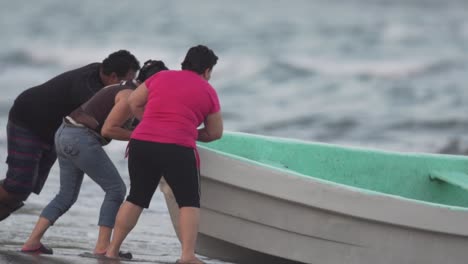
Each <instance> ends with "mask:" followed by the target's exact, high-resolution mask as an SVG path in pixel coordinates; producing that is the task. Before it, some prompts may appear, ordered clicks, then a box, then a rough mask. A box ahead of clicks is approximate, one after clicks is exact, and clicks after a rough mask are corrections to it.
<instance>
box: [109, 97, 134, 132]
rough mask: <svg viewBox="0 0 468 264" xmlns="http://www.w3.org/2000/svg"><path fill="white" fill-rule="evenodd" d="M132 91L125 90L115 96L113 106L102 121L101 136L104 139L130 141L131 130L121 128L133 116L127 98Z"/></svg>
mask: <svg viewBox="0 0 468 264" xmlns="http://www.w3.org/2000/svg"><path fill="white" fill-rule="evenodd" d="M131 93H132V90H130V89H125V90H122V91H120V92H119V93H117V95H116V96H115V105H114V107H113V108H112V110H111V111H110V113H109V115H108V116H107V118H106V121H104V125H103V126H102V129H101V135H102V136H103V137H106V138H111V139H117V140H130V135H131V134H132V131H131V130H128V129H125V128H122V125H123V124H124V123H125V122H126V121H127V120H128V119H129V118H132V116H133V114H132V111H131V110H130V106H129V105H128V100H127V99H128V98H129V96H130V94H131Z"/></svg>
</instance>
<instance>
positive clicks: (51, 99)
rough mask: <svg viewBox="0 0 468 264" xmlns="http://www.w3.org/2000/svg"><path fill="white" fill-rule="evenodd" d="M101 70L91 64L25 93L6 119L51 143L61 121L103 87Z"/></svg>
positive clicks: (99, 64) (20, 96) (97, 65)
mask: <svg viewBox="0 0 468 264" xmlns="http://www.w3.org/2000/svg"><path fill="white" fill-rule="evenodd" d="M100 67H101V63H92V64H89V65H86V66H84V67H81V68H78V69H75V70H71V71H68V72H65V73H63V74H60V75H58V76H56V77H54V78H52V79H51V80H49V81H47V82H45V83H43V84H41V85H38V86H35V87H32V88H30V89H28V90H25V91H24V92H22V93H21V94H20V95H19V96H18V97H17V98H16V100H15V102H14V104H13V106H12V108H11V109H10V113H9V119H10V120H11V121H12V122H14V123H15V124H18V125H21V126H24V127H26V128H29V129H31V130H33V131H35V132H36V133H37V134H38V136H39V137H41V138H42V139H43V140H45V141H47V142H53V135H54V133H55V131H56V130H57V128H58V127H59V126H60V124H61V123H62V118H63V117H64V116H66V115H67V114H69V113H70V112H71V111H72V110H73V109H75V108H77V107H78V106H80V104H82V103H83V102H85V101H86V100H87V99H89V98H90V97H91V96H92V95H93V94H94V93H96V92H97V91H99V90H100V89H101V88H102V87H104V84H103V83H102V81H101V78H100V76H99V69H100Z"/></svg>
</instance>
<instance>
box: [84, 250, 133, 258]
mask: <svg viewBox="0 0 468 264" xmlns="http://www.w3.org/2000/svg"><path fill="white" fill-rule="evenodd" d="M106 253H107V252H104V253H93V255H95V256H98V257H105V256H106ZM106 258H109V257H106ZM119 258H121V259H126V260H131V259H132V258H133V255H132V253H131V252H123V251H119Z"/></svg>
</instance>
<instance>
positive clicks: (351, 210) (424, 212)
mask: <svg viewBox="0 0 468 264" xmlns="http://www.w3.org/2000/svg"><path fill="white" fill-rule="evenodd" d="M198 148H199V150H200V151H199V152H200V156H201V157H203V158H201V159H202V160H204V163H203V164H202V166H201V171H202V173H201V176H202V177H207V178H210V179H212V180H215V181H220V182H223V183H225V184H230V185H233V186H236V187H239V188H243V189H247V190H250V191H254V192H257V193H261V194H263V195H268V196H272V197H275V198H279V199H283V200H287V201H290V202H294V203H299V204H302V205H305V206H310V207H316V208H319V209H322V210H326V211H331V212H335V213H338V214H343V215H349V216H352V217H357V218H362V219H367V220H371V221H378V222H383V223H388V224H394V225H399V226H404V227H410V228H415V229H420V230H427V231H433V232H441V233H447V234H453V235H462V236H468V226H466V225H463V222H464V221H460V219H466V218H467V217H468V208H465V207H459V206H452V205H445V204H439V203H432V202H427V201H421V200H416V199H411V198H407V197H403V196H397V195H392V194H387V193H382V192H377V191H373V190H368V189H363V188H359V187H354V186H349V185H345V184H341V183H337V182H332V181H327V180H324V179H321V178H315V177H313V176H306V175H303V174H301V173H298V172H296V171H293V170H289V169H285V168H278V167H275V166H272V165H269V164H265V163H261V162H258V161H255V160H251V159H248V158H244V157H241V156H238V155H234V154H231V153H226V152H222V151H218V150H216V149H212V148H210V147H208V146H198ZM428 155H431V154H428ZM205 156H206V158H208V159H206V158H205ZM447 156H448V155H447ZM213 159H215V160H216V159H218V160H217V161H218V162H219V161H221V162H223V161H224V162H226V161H230V162H232V161H234V162H236V163H239V164H238V165H239V166H235V168H236V170H237V171H243V172H246V173H238V174H236V177H229V175H227V173H215V175H214V176H212V175H211V173H212V172H211V171H210V168H209V167H208V166H206V161H207V160H213ZM207 167H208V168H207ZM252 168H255V169H257V170H260V171H261V172H264V173H267V174H271V173H274V174H277V176H279V177H270V178H269V179H268V180H269V181H271V180H273V181H277V182H278V183H280V182H281V183H282V184H283V186H284V184H286V183H287V185H289V188H294V189H295V190H297V189H299V190H301V191H300V192H296V191H295V192H285V191H284V190H283V191H282V190H281V189H278V190H277V191H276V192H274V193H275V195H272V193H271V192H269V191H267V190H266V189H265V188H264V186H261V184H258V182H262V181H261V180H260V181H255V182H253V181H248V180H249V179H248V178H246V177H245V176H244V177H242V175H246V174H248V172H249V169H252ZM223 172H226V171H225V170H224V171H223ZM257 175H259V174H257ZM240 178H245V179H240ZM246 183H247V184H246ZM305 186H308V188H309V189H306V187H305ZM310 186H312V187H313V188H314V190H315V192H319V193H320V194H321V195H320V196H316V197H312V198H311V197H308V196H313V195H312V194H311V195H303V194H304V193H307V191H309V192H310ZM315 192H314V193H315ZM298 193H300V194H301V195H298ZM343 196H345V197H346V198H344V197H343ZM337 197H341V198H337ZM306 198H308V199H306ZM344 204H345V205H344ZM371 209H372V210H371ZM402 209H404V210H402ZM418 219H423V220H424V221H421V220H419V221H418Z"/></svg>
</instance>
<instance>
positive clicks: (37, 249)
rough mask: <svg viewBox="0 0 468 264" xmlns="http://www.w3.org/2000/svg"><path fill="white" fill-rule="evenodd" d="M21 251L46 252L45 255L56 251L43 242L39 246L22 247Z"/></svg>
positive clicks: (30, 252) (31, 252) (29, 252)
mask: <svg viewBox="0 0 468 264" xmlns="http://www.w3.org/2000/svg"><path fill="white" fill-rule="evenodd" d="M21 252H23V253H28V254H45V255H52V254H54V251H53V250H52V249H51V248H48V247H46V246H44V245H43V244H42V243H41V244H40V246H39V247H38V248H33V249H31V248H24V247H23V248H22V249H21Z"/></svg>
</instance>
